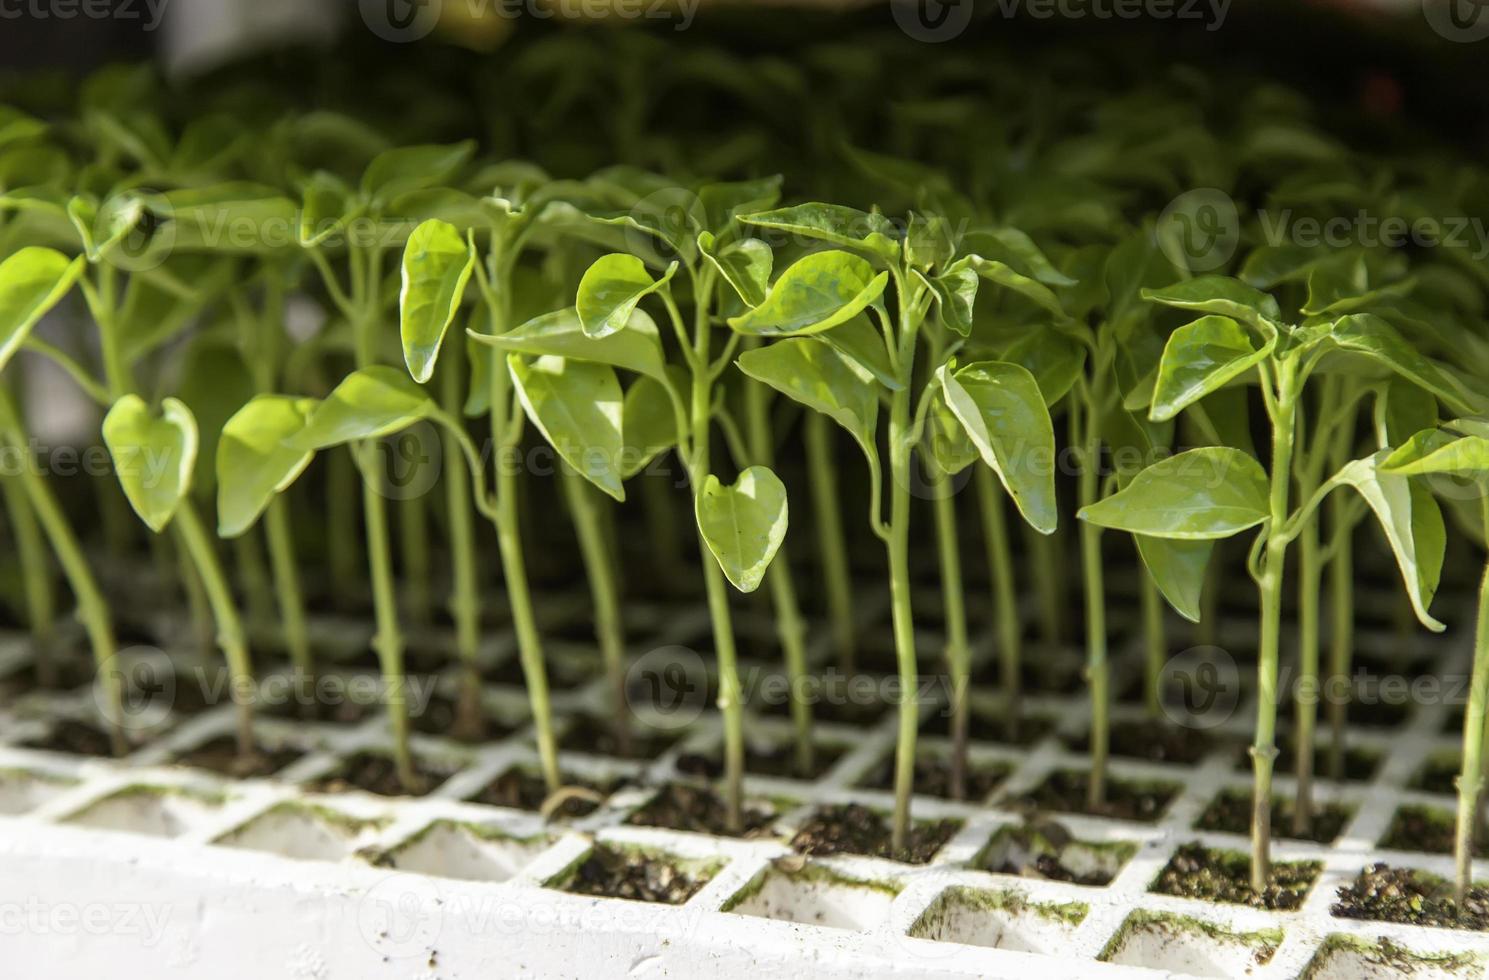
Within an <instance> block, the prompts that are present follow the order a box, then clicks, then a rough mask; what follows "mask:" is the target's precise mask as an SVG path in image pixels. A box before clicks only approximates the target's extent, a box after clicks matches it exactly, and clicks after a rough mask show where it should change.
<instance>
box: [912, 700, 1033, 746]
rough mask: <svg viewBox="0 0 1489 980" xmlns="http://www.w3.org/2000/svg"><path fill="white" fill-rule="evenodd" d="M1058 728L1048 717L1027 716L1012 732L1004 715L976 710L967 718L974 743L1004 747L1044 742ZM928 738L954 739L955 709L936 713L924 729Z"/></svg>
mask: <svg viewBox="0 0 1489 980" xmlns="http://www.w3.org/2000/svg"><path fill="white" fill-rule="evenodd" d="M1054 729H1055V721H1054V719H1053V718H1051V717H1049V716H1048V715H1024V716H1023V717H1021V718H1019V722H1018V728H1017V729H1016V730H1015V731H1013V732H1010V731H1009V728H1008V719H1007V718H1006V717H1004V716H1003V715H1002V714H999V713H994V712H985V711H978V710H977V709H976V708H973V709H972V711H971V712H970V715H969V717H968V719H967V736H968V737H969V738H970V739H971V740H972V741H974V742H998V743H1001V744H1004V745H1019V746H1028V745H1033V744H1034V743H1035V742H1038V741H1041V740H1042V739H1043V738H1044V737H1045V736H1046V735H1048V734H1049V733H1050V732H1052V731H1054ZM921 731H923V732H925V733H926V734H927V735H937V736H940V737H941V738H950V737H951V709H950V708H943V709H941V710H939V711H935V712H932V713H931V715H930V717H928V718H927V719H926V720H925V724H924V725H922V726H921Z"/></svg>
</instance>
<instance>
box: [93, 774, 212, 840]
mask: <svg viewBox="0 0 1489 980" xmlns="http://www.w3.org/2000/svg"><path fill="white" fill-rule="evenodd" d="M222 802H223V801H222V798H221V797H220V796H214V795H212V794H209V793H197V792H193V791H190V790H183V789H180V788H177V787H173V786H127V787H125V788H124V789H121V790H119V791H117V792H115V793H113V794H111V795H109V796H106V797H104V798H103V799H101V800H98V801H96V802H94V803H92V804H90V805H89V806H87V807H86V808H84V809H83V810H81V811H79V812H77V813H74V814H73V815H72V816H70V817H68V818H67V821H66V822H67V823H70V824H74V825H76V826H80V827H93V828H96V829H98V830H122V831H126V832H128V833H131V834H145V835H147V836H150V837H179V836H181V835H182V834H184V833H186V832H187V831H188V830H190V829H191V827H192V826H193V825H194V824H196V823H198V822H200V821H201V820H202V819H203V818H204V817H206V816H207V815H208V813H210V812H211V811H212V810H213V809H215V808H217V807H219V806H221V805H222Z"/></svg>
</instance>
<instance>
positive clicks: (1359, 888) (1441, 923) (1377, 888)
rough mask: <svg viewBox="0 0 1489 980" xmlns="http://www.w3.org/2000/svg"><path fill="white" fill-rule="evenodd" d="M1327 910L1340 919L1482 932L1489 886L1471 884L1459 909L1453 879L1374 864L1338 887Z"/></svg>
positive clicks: (1488, 923)
mask: <svg viewBox="0 0 1489 980" xmlns="http://www.w3.org/2000/svg"><path fill="white" fill-rule="evenodd" d="M1329 911H1330V912H1331V913H1333V914H1334V915H1337V916H1339V917H1340V918H1344V919H1366V920H1368V921H1371V922H1401V923H1405V924H1407V925H1414V926H1437V927H1439V928H1444V929H1475V930H1479V931H1483V930H1489V886H1486V885H1484V884H1477V885H1474V886H1473V887H1472V888H1470V889H1469V890H1468V897H1467V898H1466V899H1465V901H1464V903H1463V907H1462V908H1459V907H1458V903H1457V902H1455V901H1453V886H1452V884H1451V883H1449V882H1447V881H1445V880H1443V879H1441V878H1438V877H1436V876H1435V875H1430V874H1427V873H1426V872H1423V871H1416V870H1414V869H1411V868H1392V867H1389V866H1387V865H1384V864H1374V865H1371V866H1370V867H1368V868H1366V869H1365V870H1364V871H1361V872H1360V876H1359V877H1358V878H1356V879H1355V880H1354V881H1353V882H1351V883H1350V884H1348V885H1345V886H1344V887H1342V888H1340V889H1339V894H1338V901H1336V902H1335V903H1334V904H1333V905H1332V906H1330V907H1329Z"/></svg>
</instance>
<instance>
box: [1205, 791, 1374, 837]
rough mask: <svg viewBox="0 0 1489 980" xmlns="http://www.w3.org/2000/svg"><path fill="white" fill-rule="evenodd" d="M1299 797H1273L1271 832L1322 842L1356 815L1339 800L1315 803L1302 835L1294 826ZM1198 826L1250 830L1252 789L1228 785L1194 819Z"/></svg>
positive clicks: (1233, 831) (1229, 831)
mask: <svg viewBox="0 0 1489 980" xmlns="http://www.w3.org/2000/svg"><path fill="white" fill-rule="evenodd" d="M1296 810H1297V801H1296V800H1294V799H1292V798H1291V797H1283V796H1276V797H1273V798H1272V833H1273V834H1274V835H1275V836H1277V837H1284V838H1287V839H1289V840H1311V841H1314V842H1316V843H1319V844H1330V843H1333V841H1334V839H1335V838H1336V837H1338V836H1339V834H1340V832H1341V831H1343V830H1344V825H1345V824H1347V823H1349V818H1350V817H1352V816H1353V815H1354V809H1353V808H1352V807H1347V806H1344V805H1343V804H1340V803H1321V802H1319V801H1317V800H1315V801H1314V803H1313V821H1312V823H1311V824H1310V825H1309V828H1308V832H1307V833H1305V834H1303V835H1302V836H1301V837H1300V836H1298V835H1295V834H1294V833H1293V832H1292V830H1293V814H1294V812H1295V811H1296ZM1194 827H1195V829H1196V830H1218V831H1220V832H1222V833H1226V834H1242V835H1244V834H1249V833H1251V793H1250V791H1248V790H1241V789H1228V790H1226V791H1224V792H1223V793H1221V794H1220V795H1219V796H1217V797H1215V799H1214V800H1213V801H1212V802H1211V803H1210V805H1209V806H1208V807H1206V808H1205V812H1204V813H1202V814H1200V818H1199V820H1197V821H1195V824H1194Z"/></svg>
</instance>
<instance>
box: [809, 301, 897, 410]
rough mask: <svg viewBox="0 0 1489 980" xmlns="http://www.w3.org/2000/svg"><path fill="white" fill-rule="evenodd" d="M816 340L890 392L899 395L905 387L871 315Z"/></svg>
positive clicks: (846, 324) (857, 318) (823, 334)
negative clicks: (826, 345) (828, 346)
mask: <svg viewBox="0 0 1489 980" xmlns="http://www.w3.org/2000/svg"><path fill="white" fill-rule="evenodd" d="M813 339H815V340H819V341H821V342H823V343H825V344H828V345H830V346H831V347H832V348H833V349H834V350H836V351H837V352H838V353H839V354H842V355H843V356H844V357H846V358H847V359H848V360H850V361H852V362H853V363H854V364H856V365H858V366H859V367H861V368H863V369H864V370H865V371H867V372H868V373H869V374H871V375H873V377H874V380H875V381H877V382H879V383H880V384H881V385H883V386H884V387H886V388H888V389H889V390H890V391H899V390H900V389H901V388H903V387H905V386H904V384H903V383H902V382H901V381H900V379H899V377H898V375H897V374H896V372H895V369H894V364H893V363H892V362H891V361H890V359H889V348H888V347H886V346H885V344H884V334H882V333H880V332H879V331H878V330H877V329H876V328H875V327H874V324H873V322H872V321H871V320H870V319H869V316H868V314H867V313H860V314H859V315H858V316H856V317H854V318H853V319H851V320H849V321H848V322H847V323H844V324H843V325H841V326H838V327H833V328H832V329H831V330H829V331H827V332H826V333H822V334H818V335H817V336H816V337H815V338H813Z"/></svg>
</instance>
